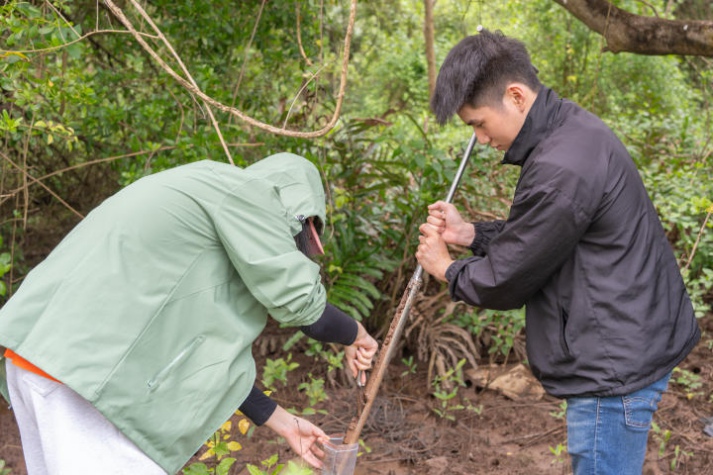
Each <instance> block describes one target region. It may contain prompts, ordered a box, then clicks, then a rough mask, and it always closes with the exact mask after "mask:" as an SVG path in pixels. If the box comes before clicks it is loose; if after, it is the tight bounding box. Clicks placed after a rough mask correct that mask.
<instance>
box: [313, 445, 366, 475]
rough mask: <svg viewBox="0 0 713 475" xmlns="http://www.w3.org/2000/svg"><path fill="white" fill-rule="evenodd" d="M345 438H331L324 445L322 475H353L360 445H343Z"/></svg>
mask: <svg viewBox="0 0 713 475" xmlns="http://www.w3.org/2000/svg"><path fill="white" fill-rule="evenodd" d="M343 441H344V437H343V436H331V437H330V438H329V442H326V443H325V444H324V447H323V448H324V460H323V463H324V465H323V466H322V475H353V474H354V468H355V467H356V459H357V453H358V452H359V443H358V442H357V443H354V444H343V443H342V442H343Z"/></svg>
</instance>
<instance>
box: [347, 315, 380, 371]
mask: <svg viewBox="0 0 713 475" xmlns="http://www.w3.org/2000/svg"><path fill="white" fill-rule="evenodd" d="M357 324H358V325H359V331H358V332H357V337H356V339H355V340H354V343H352V344H351V345H349V346H347V347H346V348H344V357H345V358H346V360H347V366H348V367H349V369H351V371H352V375H353V376H354V377H355V378H356V377H358V376H359V371H361V372H362V374H361V375H360V376H361V381H359V383H361V384H362V385H364V384H366V373H364V371H366V370H368V369H370V368H371V364H372V360H373V359H374V356H375V355H376V352H377V350H378V349H379V344H378V343H377V342H376V340H374V339H373V338H372V337H371V336H370V335H369V334H368V333H367V332H366V330H365V329H364V326H363V325H362V324H361V323H359V322H357Z"/></svg>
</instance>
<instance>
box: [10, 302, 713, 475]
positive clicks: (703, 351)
mask: <svg viewBox="0 0 713 475" xmlns="http://www.w3.org/2000/svg"><path fill="white" fill-rule="evenodd" d="M701 326H702V328H703V330H704V336H703V339H702V340H701V343H700V344H699V345H698V346H697V348H696V349H695V351H694V352H693V353H692V354H691V355H689V357H688V358H687V359H686V360H685V361H684V363H683V364H681V365H680V368H682V369H685V370H687V371H690V372H691V373H692V374H695V375H697V376H699V377H700V380H699V381H698V382H699V383H700V386H698V387H696V385H695V384H693V385H692V384H690V382H689V383H687V382H685V381H683V380H682V381H680V382H677V381H675V380H672V383H671V384H670V386H669V391H668V392H667V393H666V394H665V395H664V398H663V400H662V401H661V404H660V406H659V410H658V412H657V413H656V415H655V426H654V429H653V430H652V431H651V433H650V437H649V450H648V454H647V458H646V465H645V468H644V474H645V475H656V474H668V473H676V474H695V475H706V474H713V437H709V436H707V435H706V434H705V433H704V432H703V428H704V423H703V422H702V418H707V417H711V416H713V403H712V401H713V399H712V398H713V358H711V353H712V350H711V348H710V342H711V339H713V315H709V316H708V317H706V318H704V319H703V320H701ZM287 336H289V334H288V335H287ZM273 337H275V336H274V335H273ZM278 337H280V335H278ZM271 346H273V347H275V346H279V345H271ZM264 349H265V347H264V346H263V350H264ZM273 349H274V348H273ZM262 353H263V354H261V355H260V356H259V358H258V360H259V361H258V364H259V365H261V363H262V360H264V359H265V358H273V359H275V358H279V357H285V356H286V355H285V354H284V353H283V352H282V351H281V350H280V349H279V348H277V349H274V351H272V350H264V351H262ZM292 355H293V361H296V362H298V363H299V364H300V366H299V368H297V369H295V370H293V371H291V372H289V374H288V381H289V384H288V385H287V386H285V387H284V388H283V389H279V388H278V391H277V392H276V393H275V394H273V397H274V398H275V399H276V400H277V401H278V402H279V403H280V404H281V405H283V406H284V407H287V408H298V409H302V408H304V407H306V406H307V397H306V395H305V394H303V392H301V391H298V390H297V389H296V388H297V386H298V385H299V384H300V383H301V382H304V381H307V380H308V379H309V378H308V374H310V373H311V374H312V376H313V377H323V376H320V372H324V371H325V369H324V368H323V366H324V365H323V364H322V363H319V362H316V361H315V360H314V359H312V358H310V357H307V356H305V355H304V354H302V352H300V351H298V350H297V349H296V348H293V349H292ZM397 360H400V356H399V357H397V358H394V362H393V363H392V365H391V366H390V368H389V371H388V374H387V377H386V378H385V380H384V382H383V383H382V386H381V388H380V392H379V394H380V396H379V398H378V400H377V401H376V402H375V405H374V407H373V409H372V411H371V413H370V418H369V421H368V422H367V424H366V426H365V428H364V430H363V431H362V433H361V436H362V439H363V442H364V445H363V447H362V449H361V450H360V456H359V458H358V461H357V468H356V471H355V475H372V474H373V475H381V474H383V475H412V474H419V475H445V474H467V475H480V474H507V475H518V474H520V475H533V474H569V473H571V471H570V469H569V464H568V461H567V455H566V451H564V450H558V448H559V449H562V448H563V447H564V446H566V431H565V424H564V420H563V419H562V418H561V417H558V413H560V412H561V407H560V401H559V400H556V399H554V398H550V397H548V396H544V397H542V398H541V399H533V398H530V399H527V398H518V397H517V396H514V395H512V394H511V395H510V397H508V396H506V395H505V394H504V393H503V391H501V390H495V389H492V387H488V388H483V387H480V385H479V384H478V383H477V381H473V379H474V378H466V381H467V382H468V386H466V387H461V388H460V389H459V390H458V392H457V397H456V398H455V399H454V402H455V401H457V402H460V403H461V404H462V405H463V406H466V408H464V409H453V410H451V411H446V412H447V413H450V414H452V415H453V416H454V417H453V419H454V420H450V419H448V418H446V417H441V416H439V415H438V414H437V412H436V411H435V410H434V409H442V406H441V403H440V401H439V400H438V399H436V398H434V397H433V396H432V395H430V391H429V389H430V386H429V385H428V384H427V375H426V369H425V364H420V365H419V366H418V367H417V371H416V372H415V373H409V372H408V367H407V366H405V365H404V364H403V363H402V362H400V361H397ZM259 367H261V366H259ZM507 369H509V368H505V367H504V368H501V370H502V371H505V370H507ZM469 374H471V375H472V374H473V373H472V372H470V373H469ZM678 377H680V374H674V378H678ZM335 379H336V381H331V382H327V384H326V385H325V390H326V392H327V394H328V396H329V398H328V399H327V400H325V401H323V402H321V403H319V404H318V405H317V406H316V407H315V409H317V414H315V415H312V416H307V417H308V418H309V419H310V420H312V421H313V422H315V423H317V424H318V425H319V426H320V427H322V428H323V429H324V430H325V431H327V432H328V433H334V434H336V433H340V432H344V431H345V430H346V428H347V426H348V424H349V421H350V420H351V418H352V417H353V416H354V414H355V412H356V411H355V407H356V399H357V394H358V393H357V392H358V391H359V389H358V388H356V387H355V386H353V384H352V382H351V381H350V380H349V379H348V378H345V377H343V376H342V377H337V378H335ZM688 379H690V378H688ZM693 382H694V383H695V381H693ZM235 419H236V420H235V422H236V424H234V425H233V426H234V428H233V435H232V437H233V439H234V440H237V441H238V442H240V443H241V444H242V446H243V448H242V450H240V451H237V452H234V453H233V454H232V456H234V457H235V458H236V459H237V462H236V463H235V465H234V466H233V468H232V469H231V471H230V473H231V474H234V475H238V474H239V475H245V474H247V473H248V472H247V470H246V464H253V465H257V466H261V462H262V461H264V460H266V459H268V458H269V457H270V456H272V455H274V454H278V455H279V457H280V461H281V462H283V463H286V462H287V461H289V460H292V459H294V454H293V453H291V452H290V450H289V449H288V447H287V445H286V444H285V443H280V441H277V440H276V439H275V437H274V436H273V433H272V432H271V431H270V430H269V429H267V428H257V429H256V430H254V431H253V432H252V433H251V436H250V437H247V436H244V435H240V434H239V433H238V432H237V421H238V418H237V417H236V418H235ZM0 459H2V460H4V461H5V462H6V464H7V466H6V467H7V468H9V469H10V472H9V474H10V475H26V470H25V467H24V462H23V457H22V451H21V446H20V439H19V435H18V431H17V427H16V425H15V423H14V419H13V416H12V413H11V411H10V410H8V409H7V407H6V406H5V405H3V406H2V407H1V408H0ZM195 460H196V459H195V458H194V459H193V460H192V461H195ZM0 473H3V472H2V470H1V469H0ZM78 475H82V474H78Z"/></svg>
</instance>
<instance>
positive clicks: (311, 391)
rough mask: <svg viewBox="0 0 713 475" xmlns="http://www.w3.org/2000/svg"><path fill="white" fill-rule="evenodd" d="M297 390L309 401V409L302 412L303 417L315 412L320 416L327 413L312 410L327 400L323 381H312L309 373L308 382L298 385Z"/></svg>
mask: <svg viewBox="0 0 713 475" xmlns="http://www.w3.org/2000/svg"><path fill="white" fill-rule="evenodd" d="M297 389H298V390H300V391H303V392H304V393H305V394H306V395H307V398H308V399H309V407H308V408H305V409H304V410H303V411H302V414H303V415H312V414H316V413H317V412H319V413H322V414H326V413H327V412H326V411H324V410H320V411H315V410H314V409H313V407H314V406H316V405H317V404H319V403H320V402H322V401H324V400H325V399H327V398H328V396H327V393H326V392H325V391H324V379H321V378H320V379H314V378H313V377H312V374H311V373H310V374H309V380H308V381H306V382H304V383H300V385H299V386H297Z"/></svg>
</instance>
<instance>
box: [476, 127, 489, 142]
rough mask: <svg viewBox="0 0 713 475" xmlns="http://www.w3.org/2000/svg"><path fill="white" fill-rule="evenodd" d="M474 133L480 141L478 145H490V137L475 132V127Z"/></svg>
mask: <svg viewBox="0 0 713 475" xmlns="http://www.w3.org/2000/svg"><path fill="white" fill-rule="evenodd" d="M473 131H474V132H475V137H476V138H477V139H478V143H479V144H480V145H487V144H489V143H490V137H488V136H487V135H485V134H484V133H483V132H482V131H480V132H477V131H475V127H474V128H473Z"/></svg>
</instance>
